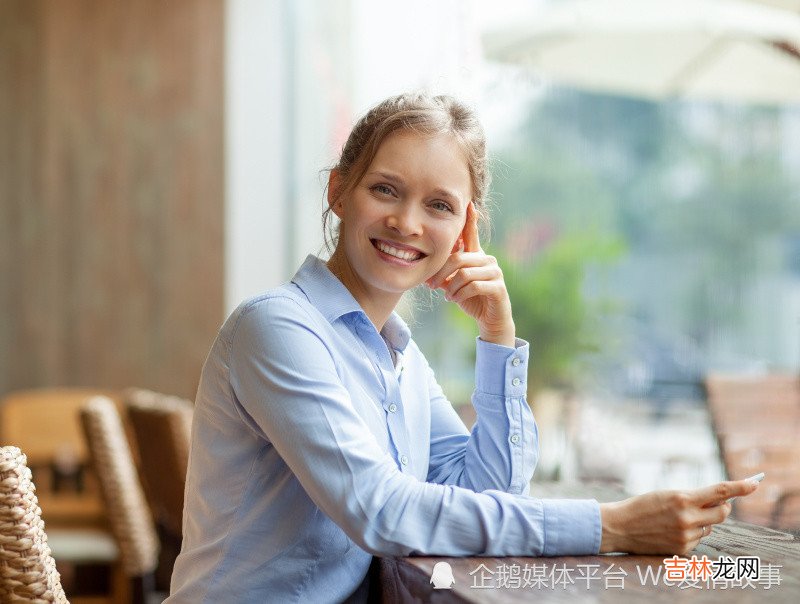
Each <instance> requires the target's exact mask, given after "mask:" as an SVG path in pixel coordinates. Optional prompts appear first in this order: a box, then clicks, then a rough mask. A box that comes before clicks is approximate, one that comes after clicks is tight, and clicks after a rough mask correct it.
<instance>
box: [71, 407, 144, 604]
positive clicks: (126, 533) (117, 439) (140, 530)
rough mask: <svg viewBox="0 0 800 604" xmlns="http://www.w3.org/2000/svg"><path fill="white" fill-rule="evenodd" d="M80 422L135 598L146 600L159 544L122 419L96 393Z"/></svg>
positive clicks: (134, 599)
mask: <svg viewBox="0 0 800 604" xmlns="http://www.w3.org/2000/svg"><path fill="white" fill-rule="evenodd" d="M81 423H82V425H83V431H84V434H85V435H86V443H87V445H88V449H89V453H90V457H91V459H92V462H93V464H94V468H95V472H96V474H97V478H98V481H99V483H100V492H101V493H102V496H103V500H104V501H105V504H106V508H107V511H108V518H109V521H110V524H111V530H112V533H113V534H114V537H115V538H116V540H117V545H118V547H119V551H120V561H121V563H122V568H123V570H124V572H125V574H126V575H127V576H128V577H129V578H130V579H131V594H132V600H133V601H134V602H145V601H146V600H147V597H148V595H149V594H151V593H152V592H153V572H154V570H155V567H156V564H157V561H158V550H159V546H158V539H157V537H156V532H155V527H154V525H153V518H152V515H151V513H150V510H149V508H148V507H147V502H146V500H145V497H144V492H143V490H142V486H141V483H140V482H139V477H138V475H137V472H136V467H135V466H134V463H133V457H132V455H131V449H130V447H129V445H128V440H127V437H126V435H125V430H124V428H123V425H122V420H121V419H120V415H119V412H118V411H117V407H116V405H115V404H114V402H113V401H112V400H111V399H109V398H107V397H102V396H97V397H93V398H91V399H89V401H87V403H86V404H85V405H84V406H83V408H82V409H81Z"/></svg>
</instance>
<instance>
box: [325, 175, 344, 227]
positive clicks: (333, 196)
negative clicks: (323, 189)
mask: <svg viewBox="0 0 800 604" xmlns="http://www.w3.org/2000/svg"><path fill="white" fill-rule="evenodd" d="M339 184H340V178H339V171H338V170H331V173H330V175H329V176H328V207H330V209H331V210H332V211H333V213H334V214H336V216H338V217H339V218H340V219H341V217H342V198H341V197H340V196H339Z"/></svg>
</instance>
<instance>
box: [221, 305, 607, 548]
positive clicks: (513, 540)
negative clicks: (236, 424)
mask: <svg viewBox="0 0 800 604" xmlns="http://www.w3.org/2000/svg"><path fill="white" fill-rule="evenodd" d="M313 325H314V319H313V318H312V317H311V316H310V315H309V314H308V313H307V311H305V310H304V309H302V308H301V307H300V305H299V304H298V303H297V302H295V301H294V300H291V299H289V298H270V299H267V300H262V301H260V302H258V303H256V304H253V305H252V306H250V307H248V308H247V309H245V310H244V311H243V312H242V315H241V316H240V317H239V320H238V322H237V324H236V327H235V329H234V331H233V334H232V336H231V340H230V352H229V372H230V382H231V387H232V388H233V391H234V393H235V395H236V397H237V399H238V401H239V403H240V405H241V406H242V409H243V412H244V413H246V414H247V415H248V416H249V417H248V418H247V420H248V422H252V423H253V424H255V425H256V426H257V427H258V429H260V430H261V431H263V435H264V437H265V439H266V440H267V441H268V442H269V443H270V444H271V446H274V447H275V449H276V450H277V452H278V453H279V454H280V455H281V457H282V458H283V460H284V461H285V462H286V464H287V465H288V466H289V468H290V469H291V470H292V472H293V473H294V475H295V476H296V477H297V479H298V481H299V482H300V484H301V485H302V487H303V489H304V490H305V491H306V493H307V494H308V495H309V497H310V498H311V499H312V500H313V501H314V503H315V505H317V506H318V507H319V508H320V509H321V510H322V511H323V512H324V513H325V514H327V515H328V516H329V517H330V518H331V519H332V520H333V521H334V522H336V524H338V525H339V526H340V527H341V528H342V529H343V530H344V531H345V533H346V534H347V535H348V536H349V537H350V538H351V539H352V540H353V541H354V542H356V543H357V544H358V545H359V546H360V547H362V548H363V549H365V550H367V551H369V552H371V553H373V554H376V555H393V556H404V555H409V554H412V553H420V554H430V555H450V556H462V555H475V554H482V555H490V556H506V555H528V556H538V555H546V556H553V555H585V554H594V553H597V552H598V550H599V547H600V510H599V505H598V504H597V502H596V501H594V500H549V501H548V500H539V499H534V498H531V497H527V496H522V495H516V496H515V495H511V494H508V493H505V492H501V491H495V490H488V491H485V492H483V493H475V492H473V491H470V490H467V489H463V488H460V487H457V486H452V485H441V484H431V483H427V482H421V481H419V480H417V479H415V478H414V477H412V476H409V475H406V474H403V473H402V472H400V471H399V470H398V468H397V466H396V465H395V463H394V461H393V460H392V458H391V457H390V456H389V455H388V453H386V452H385V451H383V450H382V449H381V448H380V446H379V445H378V443H377V441H376V440H375V437H374V436H373V435H372V433H371V432H370V430H369V429H368V427H367V426H366V425H365V424H364V422H363V420H362V419H361V417H360V416H359V415H358V414H357V413H356V412H355V410H354V409H353V406H352V404H351V403H350V397H349V394H348V392H347V390H346V389H345V388H344V387H343V385H342V381H341V379H340V376H339V374H338V369H337V364H336V360H335V355H334V354H333V353H332V352H331V350H330V349H329V348H328V347H327V346H326V344H325V341H324V339H323V338H321V337H320V335H318V334H317V333H315V331H314V328H313Z"/></svg>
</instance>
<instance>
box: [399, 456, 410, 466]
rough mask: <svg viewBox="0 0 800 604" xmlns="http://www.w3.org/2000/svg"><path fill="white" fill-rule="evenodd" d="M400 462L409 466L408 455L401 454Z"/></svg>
mask: <svg viewBox="0 0 800 604" xmlns="http://www.w3.org/2000/svg"><path fill="white" fill-rule="evenodd" d="M400 463H401V464H403V465H404V466H407V465H408V457H406V456H405V455H401V456H400Z"/></svg>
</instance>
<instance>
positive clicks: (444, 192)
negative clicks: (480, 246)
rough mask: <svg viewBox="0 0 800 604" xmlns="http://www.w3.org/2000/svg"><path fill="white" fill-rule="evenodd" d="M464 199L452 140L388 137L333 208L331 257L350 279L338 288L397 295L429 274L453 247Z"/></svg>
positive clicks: (463, 173)
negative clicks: (335, 229) (335, 223)
mask: <svg viewBox="0 0 800 604" xmlns="http://www.w3.org/2000/svg"><path fill="white" fill-rule="evenodd" d="M332 185H334V187H335V176H334V180H333V181H332ZM471 199H472V184H471V180H470V174H469V168H468V166H467V162H466V159H465V157H464V153H463V152H462V150H461V148H460V147H459V146H458V144H457V143H456V141H455V140H454V139H453V137H452V136H450V135H436V136H425V135H421V134H418V133H414V132H411V131H404V130H400V131H397V132H394V133H392V134H391V135H389V136H388V137H387V138H386V139H385V140H384V141H383V143H382V144H381V146H380V147H379V148H378V152H377V153H376V155H375V158H374V159H373V160H372V163H371V164H370V165H369V168H367V171H366V173H365V174H364V176H363V178H362V179H361V181H360V182H358V183H357V185H356V186H355V188H354V189H353V191H352V192H350V194H349V195H346V196H345V197H343V198H340V199H339V200H338V201H336V202H334V203H333V211H334V212H335V213H336V215H337V216H338V217H339V218H340V219H341V227H340V233H339V243H338V246H337V251H336V253H337V254H341V252H344V258H345V259H346V261H347V263H348V265H349V268H350V269H351V270H350V271H348V272H349V273H350V275H351V278H352V279H355V280H356V281H357V283H345V285H347V286H348V288H349V289H350V290H351V291H353V286H356V287H357V288H358V289H359V290H363V291H365V293H367V294H368V295H370V296H375V295H389V294H391V295H392V296H394V297H399V295H400V294H402V293H403V292H405V291H406V290H408V289H411V288H413V287H416V286H417V285H419V284H420V283H422V282H424V281H425V280H426V279H428V278H429V277H431V276H433V275H434V274H435V273H436V272H437V271H438V270H439V269H441V268H442V266H443V265H444V263H445V261H446V260H447V258H448V257H449V255H450V254H451V253H452V252H453V251H454V249H455V248H457V247H458V245H460V239H461V233H462V230H463V228H464V224H465V222H466V217H467V204H468V203H469V202H470V200H471Z"/></svg>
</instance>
